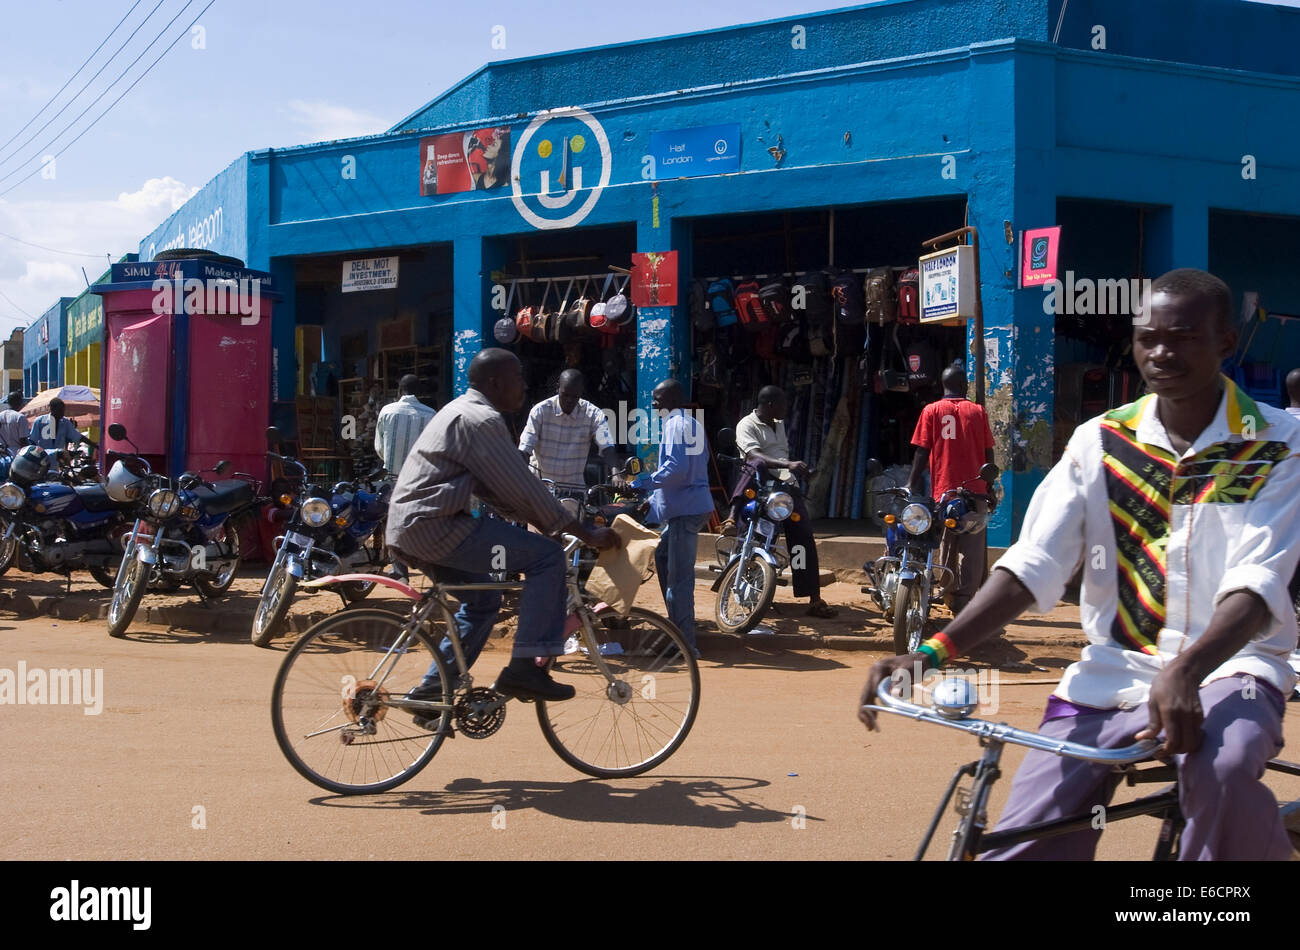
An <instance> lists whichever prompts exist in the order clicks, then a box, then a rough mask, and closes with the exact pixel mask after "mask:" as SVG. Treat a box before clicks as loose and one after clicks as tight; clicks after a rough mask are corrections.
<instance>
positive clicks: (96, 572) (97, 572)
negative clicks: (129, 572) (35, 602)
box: [0, 564, 117, 590]
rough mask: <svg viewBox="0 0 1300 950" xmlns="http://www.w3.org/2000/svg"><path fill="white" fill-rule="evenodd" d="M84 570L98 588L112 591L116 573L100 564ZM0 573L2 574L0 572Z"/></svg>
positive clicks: (115, 584)
mask: <svg viewBox="0 0 1300 950" xmlns="http://www.w3.org/2000/svg"><path fill="white" fill-rule="evenodd" d="M86 570H87V571H89V572H90V576H91V577H93V578H94V579H95V582H96V583H97V584H99V586H100V587H107V588H108V589H109V590H112V589H113V588H114V587H116V586H117V571H114V570H112V569H110V568H108V567H105V566H104V565H102V564H95V565H92V566H90V567H87V568H86ZM0 573H3V572H2V571H0Z"/></svg>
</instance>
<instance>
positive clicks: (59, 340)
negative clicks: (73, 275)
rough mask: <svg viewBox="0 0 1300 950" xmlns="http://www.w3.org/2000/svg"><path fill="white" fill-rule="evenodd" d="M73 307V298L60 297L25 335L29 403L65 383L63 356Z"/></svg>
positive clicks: (26, 394) (24, 354)
mask: <svg viewBox="0 0 1300 950" xmlns="http://www.w3.org/2000/svg"><path fill="white" fill-rule="evenodd" d="M71 304H72V298H71V297H60V298H59V302H58V303H56V304H55V305H54V306H53V307H51V308H50V309H49V310H46V311H45V312H44V313H43V314H41V315H40V317H39V318H37V319H36V321H35V322H33V323H32V325H31V326H29V327H28V328H27V329H26V330H25V331H24V332H23V395H25V396H26V397H27V398H28V399H30V398H31V397H32V396H35V395H36V394H37V393H39V392H41V391H42V390H45V389H53V388H54V387H55V386H62V385H63V383H64V382H65V380H64V378H63V359H62V354H63V353H64V352H65V350H64V341H65V340H66V339H67V334H68V307H69V306H70V305H71Z"/></svg>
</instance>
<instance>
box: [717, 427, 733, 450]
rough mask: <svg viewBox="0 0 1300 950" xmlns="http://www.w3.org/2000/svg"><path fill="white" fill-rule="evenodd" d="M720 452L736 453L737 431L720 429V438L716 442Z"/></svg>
mask: <svg viewBox="0 0 1300 950" xmlns="http://www.w3.org/2000/svg"><path fill="white" fill-rule="evenodd" d="M715 441H716V443H717V447H718V449H719V450H720V451H723V452H726V453H728V454H730V453H732V452H735V451H736V430H735V429H719V430H718V437H717V439H716V440H715Z"/></svg>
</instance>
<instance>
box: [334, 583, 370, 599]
mask: <svg viewBox="0 0 1300 950" xmlns="http://www.w3.org/2000/svg"><path fill="white" fill-rule="evenodd" d="M335 589H336V590H337V591H338V592H339V593H340V594H342V595H343V599H344V600H346V601H347V602H348V603H350V604H355V603H356V602H357V601H359V600H365V599H366V598H367V597H369V596H370V592H371V591H372V590H374V589H375V582H374V581H348V582H347V583H346V584H338V585H337V586H336V588H335Z"/></svg>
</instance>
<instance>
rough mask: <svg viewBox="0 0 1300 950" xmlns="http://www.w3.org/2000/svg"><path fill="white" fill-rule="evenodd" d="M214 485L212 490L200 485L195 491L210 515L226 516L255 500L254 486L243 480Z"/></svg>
mask: <svg viewBox="0 0 1300 950" xmlns="http://www.w3.org/2000/svg"><path fill="white" fill-rule="evenodd" d="M212 485H213V487H212V488H208V487H207V486H206V485H200V486H199V487H198V488H196V489H195V490H194V494H195V497H197V498H198V500H199V503H200V504H201V505H202V506H203V510H204V511H206V512H207V513H208V514H211V515H224V514H225V513H226V512H228V511H234V510H235V509H236V508H238V507H239V506H240V505H245V504H247V503H248V502H250V501H252V500H253V486H252V485H251V484H249V483H248V482H246V481H243V480H242V479H238V478H230V479H226V480H224V481H220V482H213V483H212ZM214 489H215V490H214Z"/></svg>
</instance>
